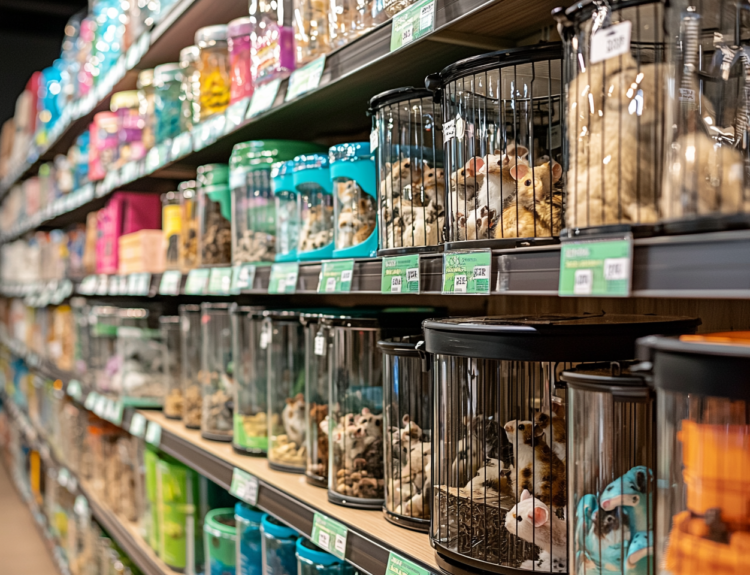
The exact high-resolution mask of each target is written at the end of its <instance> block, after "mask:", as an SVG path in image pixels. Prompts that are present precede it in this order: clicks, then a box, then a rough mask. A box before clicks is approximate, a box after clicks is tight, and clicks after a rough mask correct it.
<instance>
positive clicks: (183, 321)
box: [180, 309, 202, 429]
mask: <svg viewBox="0 0 750 575" xmlns="http://www.w3.org/2000/svg"><path fill="white" fill-rule="evenodd" d="M180 332H181V334H180V335H181V337H180V346H181V349H182V369H181V370H180V373H181V376H182V395H183V405H182V420H183V422H184V423H185V425H186V426H187V427H189V428H191V429H200V426H201V417H202V408H201V406H202V395H201V379H202V372H201V369H202V368H201V353H202V351H201V312H200V309H195V310H186V309H180Z"/></svg>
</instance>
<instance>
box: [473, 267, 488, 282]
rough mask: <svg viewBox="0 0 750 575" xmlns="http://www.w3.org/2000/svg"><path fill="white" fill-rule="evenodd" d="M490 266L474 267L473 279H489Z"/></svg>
mask: <svg viewBox="0 0 750 575" xmlns="http://www.w3.org/2000/svg"><path fill="white" fill-rule="evenodd" d="M489 277H490V266H474V279H485V280H486V279H489Z"/></svg>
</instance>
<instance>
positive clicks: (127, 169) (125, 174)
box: [120, 161, 142, 183]
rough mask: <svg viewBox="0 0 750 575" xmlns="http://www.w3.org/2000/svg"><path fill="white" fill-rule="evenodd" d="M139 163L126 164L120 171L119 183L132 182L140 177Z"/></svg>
mask: <svg viewBox="0 0 750 575" xmlns="http://www.w3.org/2000/svg"><path fill="white" fill-rule="evenodd" d="M141 166H142V164H141V162H140V161H133V162H128V163H127V164H125V165H124V166H123V167H122V168H121V169H120V181H121V182H123V183H125V182H134V181H135V180H137V179H138V178H140V177H141Z"/></svg>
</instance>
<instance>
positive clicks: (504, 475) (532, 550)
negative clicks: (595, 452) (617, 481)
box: [431, 355, 569, 572]
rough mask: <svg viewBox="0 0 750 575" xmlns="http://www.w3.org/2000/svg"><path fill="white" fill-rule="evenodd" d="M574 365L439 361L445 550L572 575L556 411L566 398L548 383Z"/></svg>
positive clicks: (438, 524) (436, 493)
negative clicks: (570, 572)
mask: <svg viewBox="0 0 750 575" xmlns="http://www.w3.org/2000/svg"><path fill="white" fill-rule="evenodd" d="M568 367H569V366H568V365H566V364H561V363H556V364H550V363H541V362H518V361H495V360H485V359H474V358H465V357H456V356H447V355H437V356H436V357H435V361H434V367H433V369H435V374H434V378H435V401H434V405H435V414H434V422H435V443H434V449H433V460H432V461H433V469H432V478H433V487H432V489H433V494H432V495H433V500H432V514H433V516H432V523H431V539H432V542H433V544H434V545H435V546H436V548H437V550H438V552H440V551H441V550H445V551H447V552H448V553H452V554H454V556H455V558H456V559H457V560H458V561H460V560H461V557H466V558H469V559H472V560H474V561H478V562H480V564H481V565H482V566H483V567H484V568H486V569H488V570H490V571H498V570H499V568H514V569H525V570H534V571H540V572H544V571H547V572H550V571H552V572H554V571H555V570H562V571H566V568H565V562H566V558H567V524H566V519H565V518H566V516H567V496H568V490H567V485H566V470H565V466H566V463H565V454H566V440H565V436H564V435H563V433H564V432H563V431H561V430H564V429H565V413H564V409H563V410H559V411H560V413H559V414H558V413H555V411H553V409H552V405H553V404H555V405H560V406H562V405H564V402H565V398H564V396H562V395H561V394H562V393H563V392H562V391H560V390H558V391H557V393H555V391H554V389H553V388H552V387H551V384H550V381H551V380H552V381H557V380H558V376H559V374H560V373H561V372H562V370H564V369H566V368H568ZM553 378H554V379H553ZM531 518H533V521H532V519H531Z"/></svg>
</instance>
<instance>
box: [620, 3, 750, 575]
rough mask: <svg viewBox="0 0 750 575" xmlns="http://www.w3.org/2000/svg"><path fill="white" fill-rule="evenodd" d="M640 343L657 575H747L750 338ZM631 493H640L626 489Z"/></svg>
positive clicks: (642, 513)
mask: <svg viewBox="0 0 750 575" xmlns="http://www.w3.org/2000/svg"><path fill="white" fill-rule="evenodd" d="M728 13H729V12H728ZM731 13H732V14H733V12H731ZM638 343H639V351H640V353H639V356H640V357H642V358H643V359H645V360H647V361H648V362H649V363H650V364H651V365H652V369H651V373H650V374H649V380H650V383H651V384H652V385H653V386H654V387H655V388H656V430H657V438H656V485H655V487H656V506H655V508H653V509H652V508H651V507H646V503H647V502H646V501H644V500H643V499H642V500H641V501H639V502H638V503H637V504H636V505H635V506H634V507H633V511H634V512H635V513H636V514H635V518H636V519H637V520H638V521H639V522H640V523H639V524H637V525H644V524H646V522H647V520H651V521H650V522H649V525H650V526H653V525H654V523H655V525H656V537H655V539H656V541H655V547H656V559H655V565H656V570H655V571H656V573H658V574H659V575H697V574H699V573H701V574H702V573H722V574H727V575H740V574H741V573H746V572H748V569H750V556H748V554H747V552H746V551H745V546H744V543H745V541H747V539H748V526H750V511H749V510H750V504H749V503H750V502H749V499H750V497H749V495H750V489H749V485H748V484H749V483H750V415H749V414H750V410H748V405H750V395H749V394H748V387H747V384H746V383H745V381H746V377H745V374H746V373H747V368H748V366H750V333H748V332H746V331H738V332H721V333H709V334H703V335H692V336H687V335H683V336H681V337H680V338H679V339H678V338H667V337H656V336H654V337H648V338H644V339H642V340H640V341H639V342H638ZM632 487H636V488H638V487H639V484H637V483H636V484H635V485H627V486H626V487H625V489H627V488H631V489H632ZM627 493H628V491H624V494H627ZM636 494H637V493H636ZM648 503H651V502H650V501H649V502H648ZM652 513H655V514H656V517H655V521H653V520H652V519H651V514H652ZM640 530H643V529H642V528H641V529H640ZM645 544H654V541H652V540H644V538H643V537H641V543H640V547H641V548H642V547H644V546H645ZM636 550H637V549H633V551H632V552H634V551H636Z"/></svg>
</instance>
